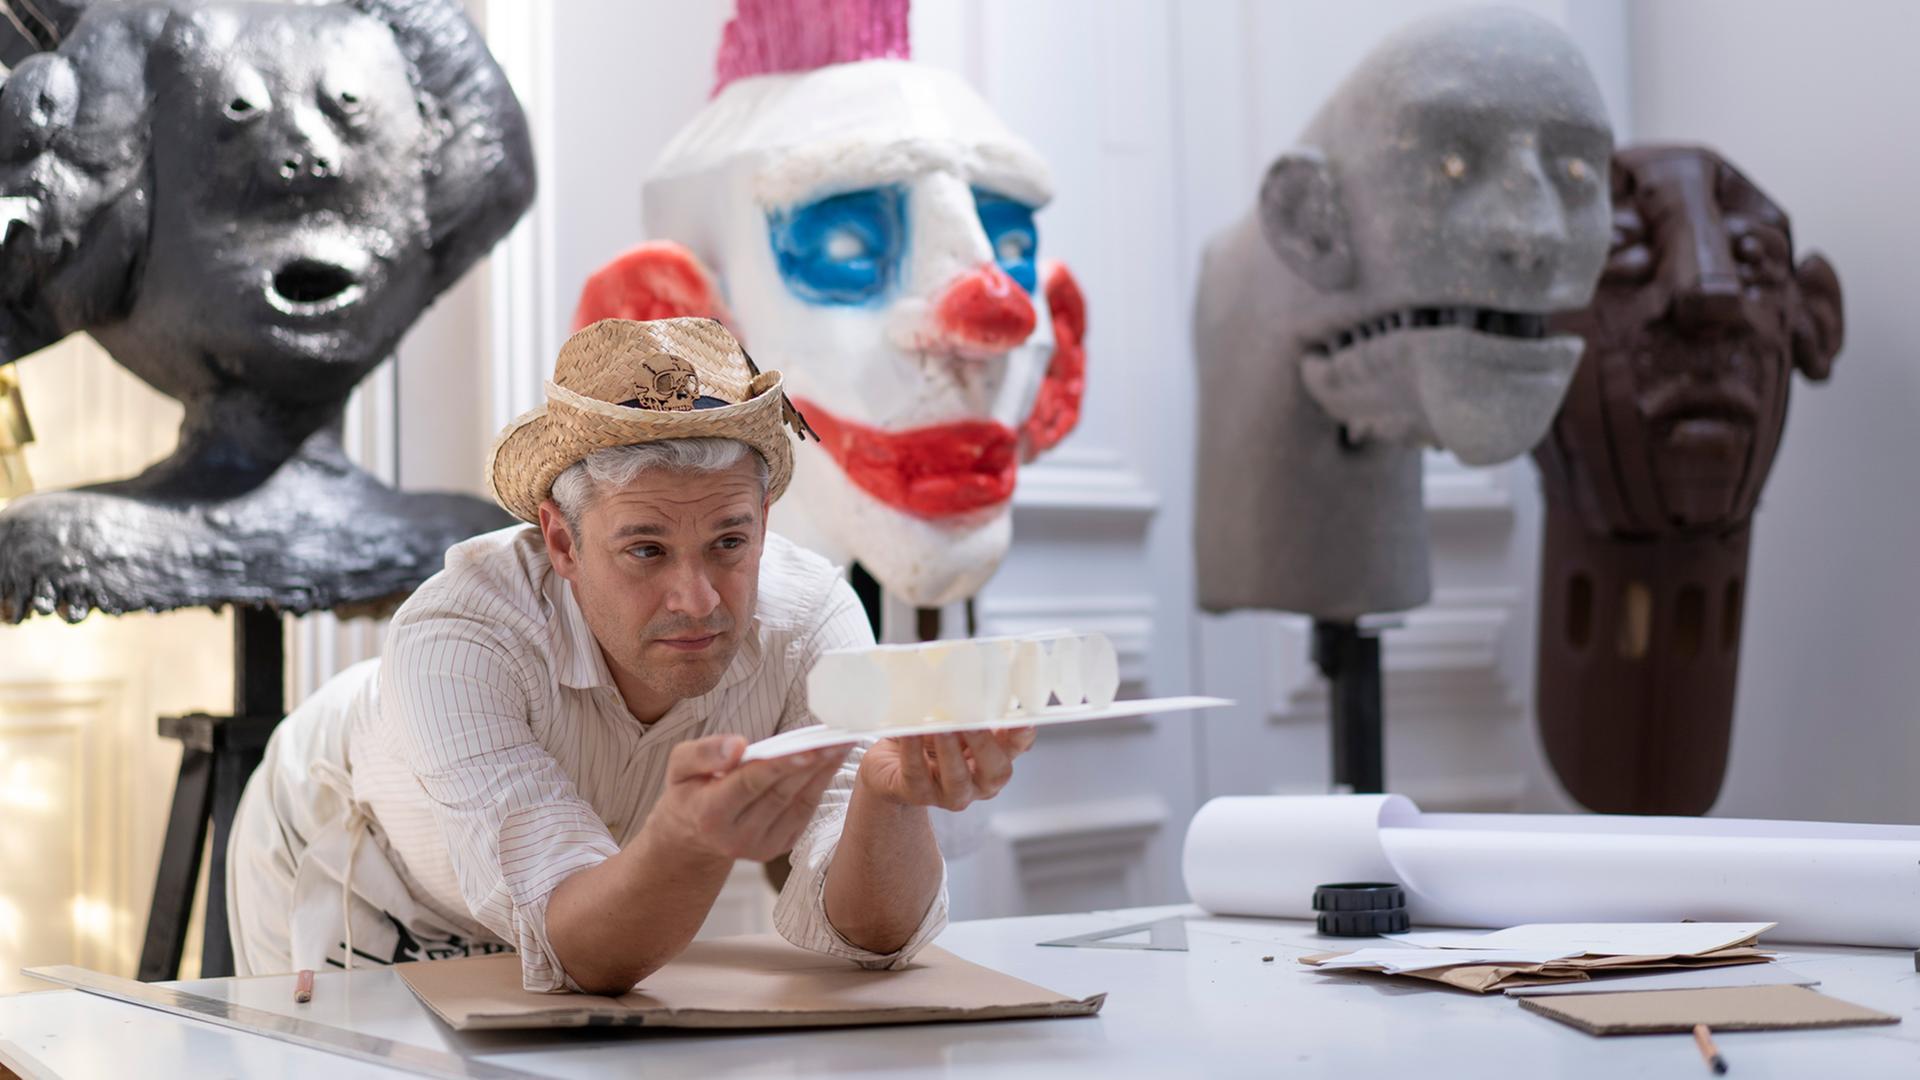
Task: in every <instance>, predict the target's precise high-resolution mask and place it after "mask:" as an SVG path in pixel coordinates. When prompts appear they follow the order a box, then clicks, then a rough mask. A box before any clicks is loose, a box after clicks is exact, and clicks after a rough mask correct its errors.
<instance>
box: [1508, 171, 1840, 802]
mask: <svg viewBox="0 0 1920 1080" xmlns="http://www.w3.org/2000/svg"><path fill="white" fill-rule="evenodd" d="M1611 171H1612V189H1613V224H1614V229H1613V240H1612V247H1611V250H1610V251H1609V254H1608V258H1607V264H1606V268H1605V270H1604V271H1603V273H1602V276H1601V280H1600V285H1599V288H1598V289H1597V290H1596V292H1595V294H1594V298H1593V302H1592V303H1591V304H1590V305H1589V306H1588V307H1587V308H1586V309H1585V310H1584V311H1581V312H1577V313H1574V314H1571V315H1567V316H1563V317H1562V318H1560V319H1559V320H1557V323H1558V327H1559V328H1560V329H1564V330H1568V331H1572V332H1575V333H1578V334H1579V335H1580V336H1581V337H1582V338H1584V339H1585V340H1586V343H1587V345H1586V352H1585V354H1584V355H1583V357H1582V358H1581V362H1580V367H1579V370H1578V372H1577V373H1576V374H1575V376H1574V381H1573V386H1572V388H1571V390H1570V391H1569V392H1568V395H1567V399H1566V402H1565V404H1564V405H1563V406H1562V407H1561V411H1560V415H1559V416H1558V417H1557V418H1556V419H1555V421H1554V425H1553V428H1552V430H1551V431H1550V432H1549V433H1548V437H1547V438H1546V440H1545V441H1543V442H1542V443H1541V444H1540V446H1539V447H1537V448H1536V449H1535V450H1534V459H1535V461H1536V463H1537V464H1538V465H1539V466H1540V472H1541V482H1542V488H1543V491H1544V493H1545V496H1546V501H1547V530H1546V531H1547V538H1546V550H1545V555H1544V558H1543V559H1542V581H1541V588H1542V607H1541V626H1540V654H1539V672H1538V679H1539V688H1538V691H1539V692H1538V699H1539V701H1538V704H1539V712H1540V723H1541V730H1542V736H1543V740H1544V742H1545V744H1546V748H1547V753H1548V758H1549V760H1550V761H1551V762H1552V764H1553V767H1554V769H1555V771H1556V772H1557V773H1558V774H1559V776H1560V778H1561V780H1562V781H1563V782H1564V783H1565V784H1566V786H1567V788H1568V790H1569V792H1570V793H1571V794H1572V795H1573V796H1574V797H1575V798H1576V799H1578V800H1580V802H1582V803H1584V804H1585V805H1587V806H1588V807H1590V808H1592V809H1595V810H1602V811H1612V812H1625V813H1692V814H1697V813H1704V812H1705V811H1706V810H1707V809H1708V808H1709V807H1710V806H1711V805H1712V804H1713V800H1714V798H1715V797H1717V795H1718V794H1719V790H1720V783H1721V778H1722V775H1723V774H1724V772H1725V768H1726V756H1727V745H1728V742H1729V738H1730V733H1731V729H1732V716H1733V694H1734V685H1735V678H1736V676H1737V674H1738V664H1739V648H1740V618H1741V609H1742V604H1743V600H1744V597H1745V593H1746V568H1747V549H1748V537H1749V528H1750V525H1751V520H1752V514H1753V510H1754V507H1755V505H1756V504H1757V503H1758V501H1759V497H1760V489H1761V486H1762V485H1763V484H1765V482H1766V478H1767V473H1768V471H1769V470H1770V469H1771V467H1772V464H1773V456H1774V453H1775V451H1776V450H1777V449H1778V447H1779V444H1780V435H1781V432H1782V430H1783V429H1784V427H1785V424H1786V416H1787V399H1788V392H1789V389H1790V385H1791V382H1792V379H1791V376H1792V373H1793V371H1794V370H1795V369H1798V370H1799V371H1800V372H1801V374H1803V375H1805V376H1806V377H1808V378H1810V379H1813V380H1816V381H1819V380H1824V379H1825V378H1826V377H1827V376H1828V375H1829V374H1830V373H1831V371H1832V367H1833V360H1834V356H1835V354H1837V353H1838V352H1839V349H1840V343H1841V339H1842V336H1843V321H1842V312H1841V300H1840V283H1839V280H1838V278H1837V277H1836V276H1835V275H1834V272H1833V268H1832V267H1830V266H1829V265H1828V264H1827V262H1826V260H1824V259H1822V258H1821V257H1819V256H1818V255H1810V256H1808V257H1807V258H1806V259H1804V260H1802V261H1801V262H1799V263H1798V264H1797V265H1796V264H1795V262H1794V252H1793V239H1792V232H1791V229H1790V227H1789V224H1788V221H1787V215H1786V213H1785V212H1784V211H1783V210H1781V209H1780V207H1779V206H1777V205H1776V204H1775V203H1774V202H1773V201H1772V200H1771V199H1769V198H1768V197H1767V196H1766V195H1765V194H1764V193H1763V192H1761V191H1760V189H1759V188H1758V187H1756V186H1755V185H1754V184H1753V183H1752V182H1751V181H1749V180H1748V179H1747V178H1746V177H1745V176H1744V175H1742V174H1741V173H1740V171H1739V170H1738V169H1735V168H1734V167H1733V166H1732V165H1731V164H1729V163H1728V162H1727V161H1726V160H1725V159H1723V158H1722V157H1720V155H1718V154H1716V153H1714V152H1713V151H1712V150H1708V149H1704V148H1701V147H1689V146H1641V147H1632V148H1628V149H1624V150H1621V151H1618V152H1617V153H1615V154H1614V156H1613V164H1612V170H1611Z"/></svg>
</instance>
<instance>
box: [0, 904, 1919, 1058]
mask: <svg viewBox="0 0 1920 1080" xmlns="http://www.w3.org/2000/svg"><path fill="white" fill-rule="evenodd" d="M1170 913H1191V914H1195V915H1196V918H1195V919H1194V920H1193V921H1192V922H1190V923H1189V925H1188V928H1187V936H1188V943H1189V951H1187V952H1184V953H1182V952H1148V951H1140V950H1121V949H1059V948H1038V947H1036V945H1035V943H1036V942H1040V941H1047V940H1052V939H1055V938H1061V937H1067V936H1070V935H1075V934H1084V933H1090V932H1095V931H1098V930H1101V929H1105V928H1111V927H1118V926H1125V925H1128V924H1130V923H1138V922H1144V921H1147V920H1149V919H1153V918H1158V917H1161V916H1163V915H1166V914H1170ZM1197 914H1198V913H1197V912H1195V911H1194V910H1193V909H1189V908H1155V909H1142V910H1135V911H1117V912H1095V913H1091V914H1077V915H1046V916H1036V917H1032V918H1022V919H995V920H989V921H982V922H972V923H957V924H955V925H954V926H952V927H950V928H949V929H948V930H947V932H946V934H945V935H943V936H942V937H941V938H940V944H941V945H943V946H945V947H946V948H948V949H951V950H952V951H954V952H956V953H958V954H960V955H961V956H964V957H966V958H968V959H970V960H973V961H975V962H978V963H981V964H986V965H988V966H990V967H994V968H998V969H1000V970H1002V971H1006V972H1009V973H1011V974H1014V975H1018V976H1020V977H1022V978H1025V979H1028V980H1030V981H1032V982H1036V983H1039V984H1040V985H1042V986H1045V987H1048V988H1049V989H1052V990H1057V991H1060V992H1062V993H1066V994H1071V995H1074V996H1076V997H1078V996H1083V995H1087V994H1093V993H1097V992H1100V991H1106V992H1107V994H1108V997H1107V1004H1106V1009H1105V1010H1104V1011H1103V1012H1102V1013H1101V1015H1100V1016H1098V1017H1096V1018H1091V1019H1062V1020H1025V1021H1003V1022H992V1023H966V1024H921V1025H911V1026H902V1027H881V1028H860V1029H851V1030H840V1031H804V1032H788V1033H781V1032H771V1033H748V1034H737V1033H736V1034H694V1033H685V1032H667V1031H655V1032H647V1031H625V1030H574V1031H564V1032H546V1033H529V1034H515V1033H506V1032H494V1033H476V1034H467V1035H462V1034H458V1033H455V1032H453V1031H451V1030H450V1029H448V1028H447V1027H446V1026H445V1025H443V1024H441V1023H440V1022H439V1021H438V1020H437V1019H435V1018H434V1017H433V1016H432V1015H431V1014H429V1013H428V1012H427V1011H426V1010H425V1009H424V1008H423V1007H422V1006H421V1005H420V1004H419V1003H418V1002H417V1001H416V1000H415V999H414V997H413V995H412V993H411V992H409V991H408V990H407V988H406V987H405V985H404V984H403V983H401V981H400V980H399V978H398V977H397V976H395V975H394V974H393V973H392V972H391V971H387V970H368V971H355V972H351V973H340V972H335V973H331V974H323V975H321V976H319V978H318V980H317V985H316V990H315V997H314V1001H313V1003H312V1004H311V1005H307V1006H296V1005H294V1004H293V1001H292V987H293V979H292V977H291V976H269V977H262V978H254V979H213V980H204V981H199V982H187V983H182V984H179V985H180V986H182V988H184V989H188V990H191V991H193V992H195V993H198V994H203V995H207V996H210V997H221V998H226V999H230V1000H233V1001H237V1002H240V1003H242V1004H246V1005H251V1006H254V1007H256V1008H261V1009H269V1010H272V1011H274V1012H280V1013H285V1014H287V1015H297V1016H304V1017H306V1018H308V1019H312V1020H316V1021H319V1022H321V1023H325V1024H331V1025H335V1026H339V1027H348V1028H353V1029H355V1030H358V1031H363V1032H367V1033H369V1034H375V1035H383V1036H386V1037H388V1038H391V1039H396V1040H400V1041H404V1042H409V1043H413V1044H416V1045H419V1046H425V1047H431V1048H434V1049H442V1050H449V1051H452V1052H456V1053H460V1054H463V1055H468V1056H473V1057H478V1058H481V1059H483V1060H487V1061H491V1062H494V1063H497V1064H501V1065H507V1066H510V1067H513V1068H517V1069H522V1070H525V1071H528V1072H533V1073H539V1074H544V1075H548V1076H554V1077H613V1076H631V1075H640V1074H644V1075H646V1076H649V1077H656V1076H658V1077H680V1076H685V1077H700V1078H703V1080H705V1078H712V1077H721V1076H756V1077H779V1076H812V1075H821V1074H841V1075H857V1076H859V1077H862V1078H880V1077H891V1076H904V1075H914V1076H944V1077H989V1076H991V1077H994V1078H996V1080H1004V1078H1007V1077H1015V1076H1024V1075H1031V1074H1036V1073H1039V1072H1041V1071H1042V1070H1045V1071H1046V1072H1047V1073H1048V1075H1059V1076H1066V1075H1097V1076H1099V1077H1101V1078H1103V1080H1115V1078H1121V1077H1135V1076H1138V1077H1152V1078H1154V1080H1165V1078H1167V1077H1186V1076H1208V1077H1216V1076H1218V1077H1230V1076H1272V1075H1274V1074H1275V1073H1277V1072H1282V1071H1284V1072H1285V1073H1286V1074H1287V1075H1289V1076H1320V1075H1325V1076H1334V1075H1343V1076H1346V1077H1375V1076H1405V1075H1414V1076H1420V1077H1432V1078H1441V1077H1456V1076H1459V1077H1497V1076H1501V1075H1514V1076H1525V1077H1575V1078H1589V1077H1590V1078H1594V1080H1599V1078H1603V1077H1604V1078H1608V1080H1612V1078H1615V1077H1636V1076H1648V1077H1655V1076H1657V1077H1672V1076H1680V1077H1691V1076H1702V1077H1707V1076H1710V1075H1711V1074H1710V1073H1709V1072H1708V1071H1707V1069H1706V1067H1705V1065H1704V1064H1703V1063H1702V1062H1701V1061H1700V1058H1699V1056H1698V1054H1697V1053H1696V1051H1695V1050H1694V1047H1693V1043H1692V1040H1691V1039H1690V1038H1689V1037H1687V1036H1683V1035H1657V1036H1630V1037H1613V1038H1605V1039H1602V1038H1595V1037H1592V1036H1589V1035H1584V1034H1582V1033H1580V1032H1578V1031H1575V1030H1574V1029H1572V1028H1569V1027H1566V1026H1564V1025H1561V1024H1558V1023H1555V1022H1553V1021H1551V1020H1548V1019H1546V1018H1545V1017H1541V1016H1536V1015H1534V1014H1532V1013H1528V1012H1525V1011H1522V1010H1521V1008H1520V1007H1519V1005H1518V1004H1516V1003H1515V1002H1514V1001H1513V1000H1512V999H1509V998H1506V997H1504V996H1501V995H1490V996H1485V997H1480V996H1474V995H1470V994H1466V993H1462V992H1458V991H1453V990H1448V989H1445V988H1441V987H1434V988H1431V989H1429V988H1427V987H1425V986H1422V985H1419V984H1414V983H1408V982H1401V981H1389V980H1384V979H1381V978H1378V977H1369V976H1363V975H1332V974H1320V973H1317V972H1315V971H1313V970H1312V969H1310V968H1306V967H1303V966H1301V965H1300V964H1298V963H1297V962H1296V958H1297V957H1299V956H1302V955H1305V954H1307V953H1311V952H1323V951H1327V950H1328V949H1329V948H1331V947H1336V946H1337V944H1338V943H1337V942H1329V940H1328V939H1324V938H1320V937H1318V936H1316V935H1315V934H1314V933H1313V929H1312V926H1311V925H1310V924H1306V923H1299V922H1291V921H1281V920H1265V919H1214V918H1201V917H1197ZM1774 947H1775V948H1777V949H1779V951H1780V952H1781V959H1782V960H1783V961H1784V962H1786V963H1789V964H1791V965H1792V966H1793V967H1794V968H1795V969H1796V970H1798V971H1801V972H1804V973H1806V974H1808V975H1811V976H1814V977H1817V978H1819V979H1820V980H1821V985H1820V987H1819V988H1820V989H1821V990H1823V991H1825V992H1827V993H1831V994H1833V995H1834V996H1837V997H1842V998H1846V999H1847V1000H1850V1001H1855V1002H1859V1003H1860V1004H1863V1005H1868V1006H1872V1007H1874V1008H1877V1009H1881V1010H1884V1011H1887V1012H1891V1013H1894V1014H1897V1015H1899V1016H1902V1017H1904V1018H1905V1022H1904V1023H1901V1024H1899V1025H1897V1026H1892V1027H1872V1028H1851V1029H1837V1030H1827V1031H1804V1032H1727V1033H1721V1034H1719V1035H1717V1036H1716V1038H1717V1040H1718V1041H1719V1043H1720V1048H1721V1050H1722V1052H1724V1053H1725V1055H1726V1057H1727V1060H1728V1063H1729V1065H1730V1066H1731V1069H1732V1075H1734V1076H1737V1077H1740V1078H1741V1080H1758V1078H1764V1077H1782V1078H1785V1077H1793V1078H1801V1077H1809V1076H1847V1077H1880V1076H1886V1077H1896V1076H1897V1077H1920V974H1917V973H1916V972H1915V971H1914V965H1913V954H1912V953H1911V952H1908V951H1903V950H1890V949H1843V948H1811V947H1794V946H1790V945H1787V946H1774ZM1263 956H1272V957H1273V958H1274V959H1273V962H1271V963H1266V962H1263V961H1262V957H1263ZM0 1041H4V1042H11V1043H13V1044H14V1045H15V1046H17V1047H19V1048H20V1049H22V1050H24V1051H26V1052H27V1053H28V1054H30V1055H32V1056H33V1057H34V1058H36V1059H37V1060H38V1061H39V1062H40V1063H41V1064H42V1065H44V1066H46V1067H47V1068H49V1069H50V1070H52V1071H53V1072H55V1073H56V1074H58V1075H60V1076H71V1077H83V1078H85V1077H123V1076H141V1077H201V1076H244V1077H252V1076H263V1077H264V1076H281V1077H288V1078H290V1080H307V1078H312V1080H322V1078H324V1080H340V1078H346V1077H363V1076H364V1077H373V1076H379V1077H390V1076H395V1075H400V1074H397V1073H393V1072H389V1071H386V1070H382V1069H378V1068H373V1067H369V1066H362V1065H359V1064H357V1063H355V1062H352V1061H349V1060H346V1059H343V1058H339V1057H334V1056H332V1055H328V1054H323V1053H319V1052H317V1051H309V1050H303V1049H299V1048H296V1047H292V1046H288V1045H285V1044H283V1043H278V1042H273V1041H270V1040H267V1039H263V1038H259V1037H255V1036H250V1035H244V1034H238V1033H232V1032H227V1031H223V1030H221V1029H218V1028H214V1027H211V1026H207V1025H204V1024H200V1023H196V1022H192V1021H185V1020H179V1019H175V1018H173V1017H170V1016H167V1015H165V1014H163V1013H158V1012H154V1011H152V1010H148V1009H141V1008H137V1007H134V1006H129V1005H123V1004H120V1003H117V1002H112V1001H107V1000H104V999H101V998H97V997H90V996H87V995H83V994H80V993H77V992H74V991H52V992H46V993H32V994H19V995H15V996H13V997H8V998H0Z"/></svg>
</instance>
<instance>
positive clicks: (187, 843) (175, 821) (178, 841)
mask: <svg viewBox="0 0 1920 1080" xmlns="http://www.w3.org/2000/svg"><path fill="white" fill-rule="evenodd" d="M285 657H286V643H285V639H284V636H283V631H282V626H281V622H280V612H279V611H277V610H275V609H272V608H258V607H240V606H236V607H235V609H234V620H233V712H234V715H232V716H208V715H206V714H204V713H196V714H194V715H191V716H163V717H161V718H160V734H161V735H163V736H166V737H167V738H169V739H179V740H180V742H181V744H182V752H181V755H180V780H179V783H178V784H177V785H176V786H175V787H174V790H173V811H172V813H171V815H170V816H169V817H168V819H167V838H166V844H165V846H164V847H162V848H161V851H160V870H159V872H158V873H157V874H155V876H154V883H153V906H152V908H151V909H150V910H149V912H148V914H147V939H146V943H145V944H144V945H143V946H142V947H141V949H140V980H141V981H142V982H156V981H164V980H169V979H177V978H179V977H180V957H181V955H182V953H184V952H185V951H186V945H187V919H188V917H189V916H190V915H191V914H192V912H193V893H194V889H195V887H196V886H197V885H198V883H199V879H200V860H201V857H202V853H203V851H204V850H205V848H206V846H207V826H208V824H209V823H211V824H212V826H213V852H212V859H211V861H210V863H209V865H208V867H207V908H206V915H207V917H206V931H205V934H204V939H203V941H202V942H201V946H200V977H201V978H203V979H211V978H221V977H225V976H228V975H232V974H233V942H232V940H231V938H230V936H229V934H228V931H227V918H228V912H227V888H226V881H227V837H228V835H229V833H230V832H231V831H232V829H233V816H234V813H235V811H237V810H238V809H239V806H240V793H241V792H242V791H244V790H245V789H246V786H247V778H248V777H250V776H252V775H253V770H254V768H255V767H256V766H258V765H259V764H260V758H261V755H262V754H264V753H265V751H266V748H267V739H268V737H270V736H271V735H272V734H273V729H274V728H275V727H276V726H277V725H278V724H279V723H280V720H281V718H282V717H283V716H284V715H285V710H286V674H285V670H284V667H283V665H284V662H285Z"/></svg>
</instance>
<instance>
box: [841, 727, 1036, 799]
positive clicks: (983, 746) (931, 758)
mask: <svg viewBox="0 0 1920 1080" xmlns="http://www.w3.org/2000/svg"><path fill="white" fill-rule="evenodd" d="M1034 737H1035V732H1034V730H1033V729H1032V728H1012V729H1006V730H1001V731H963V732H961V733H959V734H957V735H903V736H899V737H897V738H892V739H882V740H880V741H879V742H877V743H875V744H873V746H872V747H871V748H869V749H868V750H867V755H866V757H865V758H864V759H862V760H861V762H860V781H859V782H860V787H862V788H864V789H865V790H867V791H869V792H871V793H872V794H873V795H876V796H878V797H880V798H881V799H884V800H886V801H888V802H891V803H896V804H898V805H901V806H937V807H939V808H940V809H942V810H964V809H966V808H967V807H968V806H971V805H972V804H973V803H975V802H977V801H979V800H981V799H991V798H993V797H994V796H995V795H998V794H1000V789H1001V788H1003V787H1006V786H1007V781H1008V780H1010V779H1012V778H1013V760H1014V759H1015V758H1017V757H1019V756H1020V755H1021V754H1024V753H1026V752H1027V751H1028V750H1031V749H1032V748H1033V741H1034Z"/></svg>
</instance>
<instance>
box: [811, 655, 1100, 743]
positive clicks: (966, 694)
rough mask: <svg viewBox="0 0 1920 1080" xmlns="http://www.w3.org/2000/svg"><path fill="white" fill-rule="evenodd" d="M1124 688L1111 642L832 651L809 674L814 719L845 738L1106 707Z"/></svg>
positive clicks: (822, 657)
mask: <svg viewBox="0 0 1920 1080" xmlns="http://www.w3.org/2000/svg"><path fill="white" fill-rule="evenodd" d="M1119 689H1120V664H1119V658H1118V657H1117V656H1116V655H1115V653H1114V649H1113V642H1111V641H1109V640H1107V636H1106V635H1105V634H1070V633H1047V634H1033V635H1029V636H1025V637H995V638H974V639H969V640H961V641H935V642H929V643H926V644H923V645H877V646H874V647H872V648H864V649H836V650H834V651H832V652H827V653H823V654H821V656H820V659H819V661H818V662H816V663H815V664H814V667H813V671H812V672H811V673H810V674H809V675H808V676H807V697H808V702H809V704H810V705H811V707H812V710H813V714H814V717H815V718H816V719H818V720H819V721H820V722H821V723H823V724H825V725H827V726H828V727H832V728H838V729H840V730H843V731H878V730H881V729H886V728H898V727H907V726H913V725H920V724H923V725H929V726H931V725H937V724H955V723H971V722H974V721H979V722H981V723H994V722H997V721H1002V720H1008V719H1018V718H1019V717H1022V716H1032V717H1035V718H1038V717H1041V716H1043V715H1045V714H1046V712H1047V710H1048V709H1049V708H1050V707H1051V708H1054V709H1055V710H1056V711H1075V710H1092V709H1105V708H1107V707H1108V706H1110V705H1112V704H1113V699H1114V696H1115V695H1116V694H1117V693H1118V692H1119Z"/></svg>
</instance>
